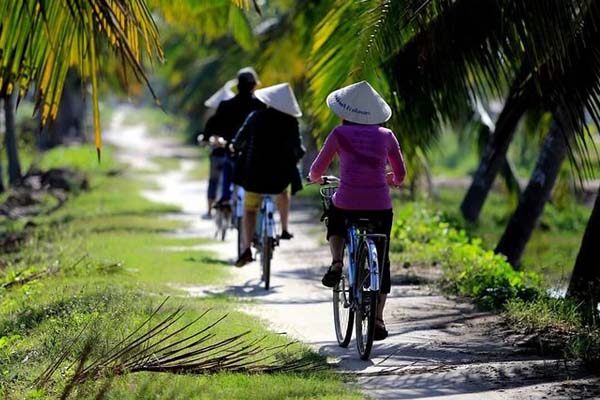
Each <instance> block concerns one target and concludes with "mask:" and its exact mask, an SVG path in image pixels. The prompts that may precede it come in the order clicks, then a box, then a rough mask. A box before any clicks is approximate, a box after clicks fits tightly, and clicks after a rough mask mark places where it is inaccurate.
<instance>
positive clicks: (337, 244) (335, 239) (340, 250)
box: [329, 235, 345, 262]
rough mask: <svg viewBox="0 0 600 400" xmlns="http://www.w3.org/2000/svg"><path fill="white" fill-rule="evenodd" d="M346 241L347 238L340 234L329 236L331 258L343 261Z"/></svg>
mask: <svg viewBox="0 0 600 400" xmlns="http://www.w3.org/2000/svg"><path fill="white" fill-rule="evenodd" d="M344 242H345V239H344V237H343V236H340V235H332V236H330V237H329V249H330V250H331V258H332V259H333V260H334V261H338V260H339V261H342V262H343V259H344Z"/></svg>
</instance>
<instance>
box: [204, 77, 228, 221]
mask: <svg viewBox="0 0 600 400" xmlns="http://www.w3.org/2000/svg"><path fill="white" fill-rule="evenodd" d="M235 84H236V80H231V81H228V82H227V83H226V84H225V85H224V86H223V87H222V88H221V89H219V90H218V91H217V92H216V93H215V94H213V95H212V96H210V98H208V100H206V101H205V102H204V105H205V106H206V107H208V108H209V109H211V110H214V111H216V110H217V108H218V107H219V104H221V102H222V101H224V100H229V99H231V98H232V97H234V96H235V93H233V91H231V87H232V86H233V85H235ZM214 122H215V119H214V114H213V115H211V116H210V117H209V118H208V120H207V121H206V125H205V127H204V132H203V133H202V134H201V135H199V136H198V143H199V144H200V145H201V146H210V147H211V152H210V157H209V176H208V190H207V193H206V194H207V196H206V197H207V201H208V207H207V210H206V214H204V215H203V216H202V218H204V219H211V218H212V209H213V205H214V204H215V201H216V200H217V191H218V185H219V179H220V178H221V172H222V171H223V164H224V163H225V159H226V153H227V152H226V149H225V146H226V145H227V141H226V140H225V139H223V138H221V137H220V136H217V135H216V132H215V128H214Z"/></svg>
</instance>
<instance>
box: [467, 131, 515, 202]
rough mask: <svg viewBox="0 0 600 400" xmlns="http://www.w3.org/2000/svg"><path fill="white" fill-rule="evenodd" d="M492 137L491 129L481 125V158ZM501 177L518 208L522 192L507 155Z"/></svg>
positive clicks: (501, 168) (479, 146)
mask: <svg viewBox="0 0 600 400" xmlns="http://www.w3.org/2000/svg"><path fill="white" fill-rule="evenodd" d="M491 137H492V132H491V131H490V127H489V126H488V125H486V124H484V123H481V126H480V129H479V138H478V148H479V156H480V157H481V156H483V152H484V150H485V147H486V145H487V144H488V143H489V141H490V139H491ZM500 176H502V179H503V180H504V184H505V185H506V189H507V190H508V193H509V195H510V198H511V203H512V204H513V206H516V205H517V203H518V201H519V197H520V196H521V191H522V190H521V185H520V183H519V179H518V178H517V174H516V172H515V169H514V167H513V165H512V163H511V162H510V161H509V159H508V157H507V156H506V155H505V156H504V161H502V166H501V167H500Z"/></svg>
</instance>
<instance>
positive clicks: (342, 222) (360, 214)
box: [327, 204, 394, 294]
mask: <svg viewBox="0 0 600 400" xmlns="http://www.w3.org/2000/svg"><path fill="white" fill-rule="evenodd" d="M357 219H368V220H369V222H370V223H371V224H372V226H373V228H374V229H373V231H372V232H371V233H377V234H382V235H385V236H386V237H387V246H385V243H384V242H383V240H376V241H375V245H376V246H377V255H378V257H379V265H381V266H382V270H381V293H385V294H387V293H389V292H390V290H391V282H390V233H391V231H392V221H393V219H394V213H393V212H392V210H391V209H389V210H342V209H340V208H337V207H335V206H334V205H333V204H331V206H330V208H329V210H328V211H327V240H329V238H330V237H331V236H333V235H336V236H342V237H344V238H345V237H346V233H347V230H348V226H349V224H350V223H351V222H352V221H355V220H357ZM384 246H385V249H384Z"/></svg>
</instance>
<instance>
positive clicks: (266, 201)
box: [256, 195, 277, 239]
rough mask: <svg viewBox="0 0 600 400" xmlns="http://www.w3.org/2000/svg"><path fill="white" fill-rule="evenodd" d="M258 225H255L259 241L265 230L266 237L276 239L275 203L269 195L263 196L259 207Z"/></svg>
mask: <svg viewBox="0 0 600 400" xmlns="http://www.w3.org/2000/svg"><path fill="white" fill-rule="evenodd" d="M259 213H260V214H259V218H258V223H257V225H256V235H257V237H258V238H259V239H260V238H262V237H263V233H264V232H265V230H266V237H270V238H273V239H277V233H276V232H277V230H276V226H275V203H274V202H273V198H272V197H271V196H270V195H264V196H263V199H262V203H261V205H260V212H259Z"/></svg>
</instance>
